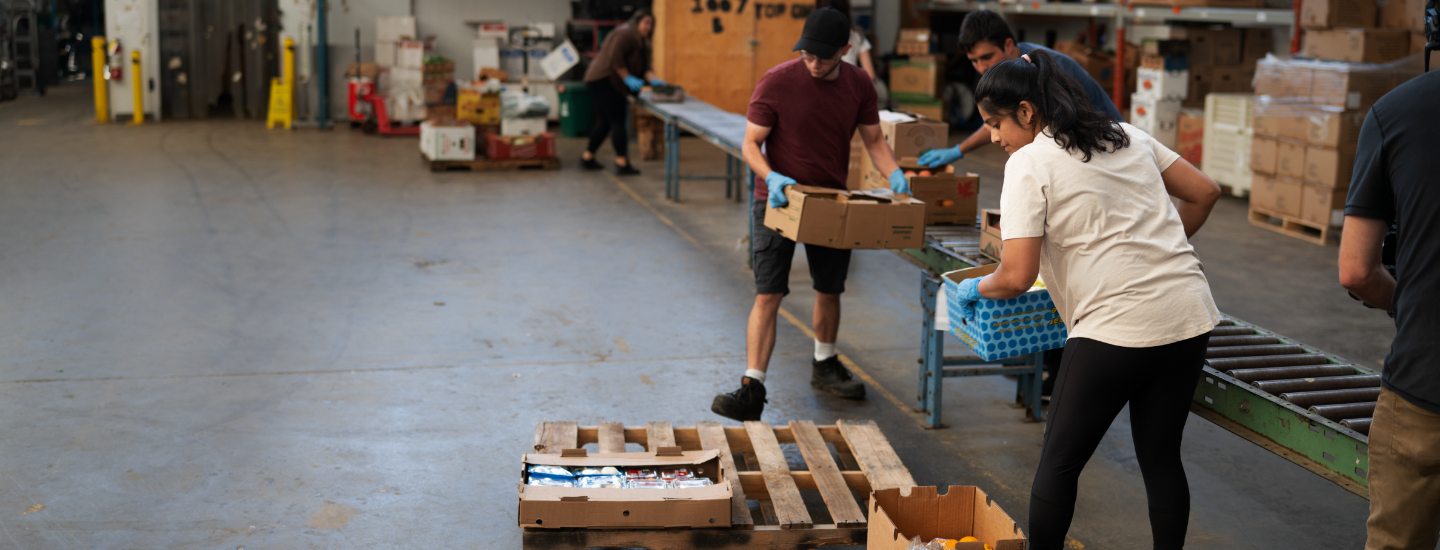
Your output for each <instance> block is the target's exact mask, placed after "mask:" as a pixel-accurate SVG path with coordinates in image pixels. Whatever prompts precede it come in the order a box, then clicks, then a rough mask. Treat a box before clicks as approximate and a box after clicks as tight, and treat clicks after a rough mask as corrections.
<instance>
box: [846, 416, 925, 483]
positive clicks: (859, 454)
mask: <svg viewBox="0 0 1440 550" xmlns="http://www.w3.org/2000/svg"><path fill="white" fill-rule="evenodd" d="M835 424H836V426H838V427H839V428H840V433H842V434H845V440H846V441H847V442H849V444H850V449H851V451H852V452H854V453H855V461H856V462H858V463H860V471H862V472H865V476H866V477H868V478H870V486H871V488H872V489H874V490H876V491H881V490H884V489H893V488H896V487H914V486H915V478H914V477H911V476H910V470H909V469H907V468H905V464H904V463H902V462H900V456H899V455H896V454H895V449H893V448H892V447H891V446H890V441H889V440H887V439H885V434H884V433H882V432H881V431H880V427H879V426H877V425H875V421H873V420H864V421H859V422H856V421H846V420H840V421H837V422H836V423H835Z"/></svg>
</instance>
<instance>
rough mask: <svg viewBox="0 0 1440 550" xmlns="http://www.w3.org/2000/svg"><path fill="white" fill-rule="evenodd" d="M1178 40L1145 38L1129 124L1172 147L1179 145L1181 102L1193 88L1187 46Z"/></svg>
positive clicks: (1137, 70)
mask: <svg viewBox="0 0 1440 550" xmlns="http://www.w3.org/2000/svg"><path fill="white" fill-rule="evenodd" d="M1187 45H1188V44H1187V43H1186V42H1184V41H1178V40H1163V41H1146V43H1145V44H1144V46H1142V51H1144V55H1143V56H1142V57H1141V58H1140V67H1139V68H1138V69H1136V82H1135V93H1133V94H1130V124H1133V125H1135V127H1137V128H1139V129H1141V130H1144V131H1145V133H1147V134H1150V136H1151V137H1154V138H1155V139H1156V140H1157V141H1159V142H1160V143H1161V144H1164V145H1165V146H1166V147H1169V148H1171V149H1176V148H1178V146H1179V123H1180V104H1181V103H1182V102H1183V101H1185V98H1186V97H1187V95H1188V94H1189V91H1190V87H1189V86H1190V72H1189V71H1188V70H1187V69H1186V58H1185V53H1184V52H1185V50H1186V48H1185V46H1187Z"/></svg>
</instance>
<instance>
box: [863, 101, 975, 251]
mask: <svg viewBox="0 0 1440 550" xmlns="http://www.w3.org/2000/svg"><path fill="white" fill-rule="evenodd" d="M880 133H881V135H883V136H884V138H885V141H886V143H889V144H890V149H891V150H893V151H894V152H895V161H896V162H897V163H898V164H899V165H900V169H901V170H904V171H905V172H906V173H907V176H908V179H909V183H910V193H911V195H912V196H914V197H915V198H916V199H919V200H921V201H924V202H925V225H936V224H959V225H970V224H974V223H975V212H976V209H977V208H978V207H979V205H978V202H977V201H978V200H979V195H980V176H978V175H975V174H956V173H955V169H954V167H951V166H945V167H938V168H929V167H925V166H920V164H919V157H920V155H921V154H923V153H924V152H925V151H929V150H931V149H942V148H945V147H946V146H947V145H948V141H949V134H950V127H949V125H947V124H945V123H943V122H939V121H936V120H933V119H929V118H925V117H920V116H912V115H908V114H904V113H894V112H890V111H880ZM857 137H858V136H857ZM852 149H853V147H852ZM852 155H853V156H858V157H859V171H860V174H861V176H860V181H859V183H858V185H857V186H851V187H852V188H858V189H861V190H876V189H884V190H888V189H890V174H887V173H881V171H880V170H879V169H878V168H876V167H875V164H874V162H872V161H871V160H870V155H869V154H868V153H867V152H866V151H865V150H864V148H863V146H862V147H860V149H859V151H858V152H855V153H852ZM853 156H852V158H853ZM853 164H854V163H853V162H852V165H853ZM853 172H854V170H853V169H852V173H853Z"/></svg>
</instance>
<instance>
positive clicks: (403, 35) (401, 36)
mask: <svg viewBox="0 0 1440 550" xmlns="http://www.w3.org/2000/svg"><path fill="white" fill-rule="evenodd" d="M414 39H415V17H414V16H411V15H385V16H381V17H376V18H375V41H376V42H399V41H401V40H414Z"/></svg>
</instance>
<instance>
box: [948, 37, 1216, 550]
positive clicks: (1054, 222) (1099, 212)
mask: <svg viewBox="0 0 1440 550" xmlns="http://www.w3.org/2000/svg"><path fill="white" fill-rule="evenodd" d="M975 96H976V98H977V99H978V100H979V101H978V103H979V107H980V114H981V115H982V116H983V117H984V119H985V124H986V125H988V126H990V128H991V140H992V141H994V142H996V143H999V144H1000V145H1001V146H1002V147H1004V148H1005V151H1006V152H1008V153H1010V160H1009V161H1007V162H1006V163H1005V184H1004V188H1003V190H1002V191H1001V194H1000V210H1001V212H1002V213H1003V215H1002V217H1001V220H1000V229H1001V233H1002V234H1003V235H1004V236H1005V243H1004V244H1005V246H1004V248H1003V250H1002V252H1001V262H1000V266H999V267H998V268H997V269H996V271H995V273H993V274H991V275H989V276H987V277H984V278H981V279H970V280H967V281H965V282H966V283H968V284H962V285H961V289H960V292H959V298H960V301H961V302H962V307H961V309H962V310H963V311H964V312H965V314H967V315H973V313H974V303H973V302H974V301H975V300H978V299H979V298H980V297H981V296H984V297H986V298H994V299H1008V298H1013V297H1016V296H1019V295H1020V294H1021V293H1024V292H1025V291H1026V290H1028V289H1029V288H1030V287H1031V286H1032V285H1033V284H1034V282H1035V279H1036V276H1037V275H1039V276H1040V277H1041V279H1042V280H1043V281H1044V282H1045V286H1046V288H1048V289H1049V291H1050V295H1051V297H1052V298H1053V299H1054V300H1055V305H1056V308H1057V309H1058V310H1059V313H1060V317H1061V318H1062V319H1064V320H1065V324H1066V328H1067V329H1068V331H1069V335H1070V337H1069V340H1068V341H1066V343H1065V352H1064V358H1063V359H1062V360H1061V364H1060V371H1059V376H1058V377H1057V380H1056V383H1055V390H1054V395H1053V397H1052V398H1051V401H1050V410H1049V413H1048V418H1049V420H1048V423H1047V425H1046V426H1045V443H1044V446H1043V448H1042V451H1041V457H1040V465H1039V468H1038V470H1037V471H1036V473H1035V482H1034V484H1033V485H1032V486H1031V489H1030V526H1029V527H1030V532H1029V534H1030V541H1031V544H1032V548H1034V549H1035V550H1052V549H1056V550H1058V549H1060V548H1062V547H1063V545H1064V541H1065V533H1066V531H1067V530H1069V528H1070V520H1071V518H1072V517H1073V515H1074V512H1075V498H1076V491H1077V489H1076V486H1077V485H1076V484H1077V481H1078V479H1079V477H1080V471H1081V470H1082V469H1083V468H1084V467H1085V463H1086V462H1087V461H1088V460H1089V459H1090V455H1092V454H1093V453H1094V452H1095V448H1096V447H1097V446H1098V445H1099V444H1100V439H1101V438H1102V437H1103V436H1104V435H1105V432H1106V430H1108V429H1109V427H1110V424H1111V423H1112V422H1113V421H1114V419H1115V416H1116V415H1117V414H1119V412H1120V410H1121V409H1122V408H1123V407H1125V406H1126V405H1127V404H1128V405H1129V406H1130V424H1131V431H1132V435H1133V438H1134V442H1135V456H1136V459H1137V460H1138V462H1139V463H1140V472H1141V474H1142V475H1143V476H1144V478H1145V492H1146V496H1147V497H1148V500H1149V510H1150V526H1151V531H1152V534H1153V535H1154V539H1155V548H1157V549H1169V548H1182V547H1183V546H1184V544H1185V528H1186V522H1187V521H1188V516H1189V511H1190V489H1189V483H1188V482H1187V481H1186V479H1185V467H1184V466H1183V465H1182V464H1181V462H1180V440H1181V434H1182V433H1183V431H1184V428H1185V420H1186V417H1187V416H1188V414H1189V410H1190V400H1191V396H1192V395H1194V393H1195V385H1196V383H1197V382H1198V380H1199V376H1200V372H1201V367H1202V366H1203V364H1204V361H1205V350H1206V345H1207V343H1208V342H1209V339H1210V334H1209V333H1210V330H1211V329H1213V328H1214V327H1215V325H1216V323H1218V322H1219V321H1220V312H1219V311H1217V310H1216V309H1215V303H1214V300H1213V299H1212V298H1211V296H1210V284H1209V282H1208V281H1207V280H1206V279H1205V273H1204V271H1203V269H1202V267H1201V265H1200V259H1199V257H1197V256H1196V255H1195V250H1194V249H1193V248H1191V247H1190V243H1189V241H1188V238H1189V236H1190V235H1193V234H1194V233H1195V231H1197V230H1199V229H1200V226H1201V225H1202V224H1204V223H1205V219H1206V218H1207V217H1208V216H1209V215H1210V209H1211V208H1212V207H1213V206H1214V205H1215V201H1216V200H1217V199H1218V198H1219V196H1220V188H1219V186H1217V185H1215V182H1214V181H1212V180H1211V179H1210V178H1209V177H1206V176H1205V175H1204V174H1202V173H1201V172H1200V171H1199V170H1196V169H1195V167H1194V166H1192V165H1191V164H1190V163H1189V162H1186V161H1185V160H1184V159H1181V158H1180V157H1179V155H1177V154H1175V152H1174V151H1171V150H1169V149H1167V148H1166V147H1165V146H1163V145H1161V144H1160V143H1159V142H1157V141H1155V139H1154V138H1151V137H1150V136H1149V135H1148V134H1146V133H1145V132H1143V131H1141V130H1139V129H1138V128H1135V127H1134V126H1131V125H1129V124H1124V123H1119V122H1117V121H1112V120H1110V119H1109V118H1108V117H1106V116H1104V115H1102V114H1100V113H1098V112H1097V111H1095V110H1094V109H1093V108H1092V107H1090V104H1089V102H1088V101H1087V100H1086V96H1085V92H1084V91H1083V89H1082V88H1080V85H1079V84H1077V83H1076V82H1075V81H1074V80H1073V79H1072V78H1070V77H1069V76H1068V75H1066V74H1065V73H1064V72H1063V71H1062V70H1061V69H1060V68H1059V67H1058V66H1057V65H1056V63H1055V58H1054V57H1051V56H1050V55H1049V54H1048V53H1046V52H1044V51H1036V52H1032V53H1030V54H1029V55H1028V56H1023V57H1022V58H1020V59H1015V60H1011V61H1007V62H1004V63H1000V64H998V65H995V66H994V67H992V68H991V69H990V70H989V71H987V72H986V73H985V76H984V77H983V78H981V79H980V83H979V85H978V86H977V87H976V91H975ZM1171 196H1174V197H1176V198H1178V199H1179V200H1180V202H1179V204H1178V206H1177V205H1175V204H1173V203H1171V202H1170V197H1171Z"/></svg>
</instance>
